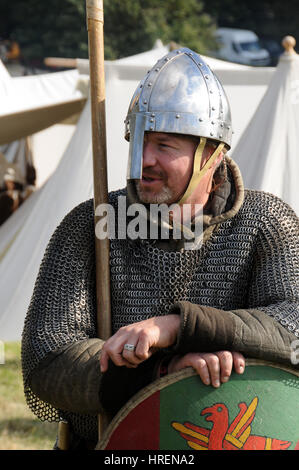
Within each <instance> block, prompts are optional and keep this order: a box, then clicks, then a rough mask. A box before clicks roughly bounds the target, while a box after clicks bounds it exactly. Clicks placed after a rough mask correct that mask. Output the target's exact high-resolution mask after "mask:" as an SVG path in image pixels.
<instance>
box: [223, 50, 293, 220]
mask: <svg viewBox="0 0 299 470" xmlns="http://www.w3.org/2000/svg"><path fill="white" fill-rule="evenodd" d="M298 136H299V56H298V55H297V54H295V53H293V54H288V53H284V54H283V55H282V56H281V58H280V61H279V64H278V66H277V69H276V72H275V74H274V75H273V78H272V81H271V83H270V85H269V88H268V90H267V92H266V94H265V96H264V97H263V99H262V101H261V103H260V105H259V107H258V109H257V111H256V113H255V114H254V116H253V117H252V120H251V122H250V123H249V125H248V127H247V129H246V131H245V132H244V134H243V136H242V137H241V139H240V141H239V143H238V145H237V147H236V148H235V150H234V152H233V155H232V156H233V158H234V159H235V160H236V162H237V163H238V164H239V166H240V168H241V171H242V174H243V178H244V181H245V186H246V187H248V188H251V189H258V190H263V191H267V192H270V193H273V194H275V195H276V196H278V197H280V198H281V199H283V200H284V201H285V202H287V203H288V204H289V205H290V206H291V207H292V208H293V209H294V210H295V212H296V213H297V214H298V215H299V193H298V177H299V159H298V155H297V143H298Z"/></svg>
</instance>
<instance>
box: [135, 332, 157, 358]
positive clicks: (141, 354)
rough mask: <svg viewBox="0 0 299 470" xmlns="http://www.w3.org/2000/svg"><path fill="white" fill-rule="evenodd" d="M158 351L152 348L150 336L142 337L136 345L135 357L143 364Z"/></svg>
mask: <svg viewBox="0 0 299 470" xmlns="http://www.w3.org/2000/svg"><path fill="white" fill-rule="evenodd" d="M156 350H157V348H151V345H150V342H149V338H148V336H146V335H144V336H143V335H141V336H140V337H139V340H138V343H137V344H136V349H135V356H136V357H137V358H138V359H139V361H140V362H142V361H145V360H146V359H148V358H149V357H150V356H152V354H153V353H154V352H155V351H156Z"/></svg>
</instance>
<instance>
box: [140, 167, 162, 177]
mask: <svg viewBox="0 0 299 470" xmlns="http://www.w3.org/2000/svg"><path fill="white" fill-rule="evenodd" d="M142 177H143V178H153V179H155V178H160V179H164V173H163V172H162V171H153V170H150V169H148V170H146V171H143V172H142Z"/></svg>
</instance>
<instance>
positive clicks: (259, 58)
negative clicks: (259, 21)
mask: <svg viewBox="0 0 299 470" xmlns="http://www.w3.org/2000/svg"><path fill="white" fill-rule="evenodd" d="M215 35H216V39H217V42H218V44H219V50H218V51H215V52H214V54H213V55H215V56H216V57H218V58H219V59H223V60H228V61H230V62H237V63H239V64H247V65H256V66H258V65H259V66H266V65H269V64H270V61H271V59H270V55H269V52H268V51H267V50H266V49H263V48H262V46H261V45H260V43H259V39H258V37H257V35H256V34H255V33H254V32H253V31H248V30H246V29H233V28H219V29H217V30H216V33H215Z"/></svg>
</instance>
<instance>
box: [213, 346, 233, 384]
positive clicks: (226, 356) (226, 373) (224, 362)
mask: <svg viewBox="0 0 299 470" xmlns="http://www.w3.org/2000/svg"><path fill="white" fill-rule="evenodd" d="M216 355H217V356H218V358H219V362H220V380H221V382H222V383H225V382H227V381H228V380H229V378H230V376H231V373H232V368H233V355H232V353H231V352H230V351H218V352H216Z"/></svg>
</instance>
